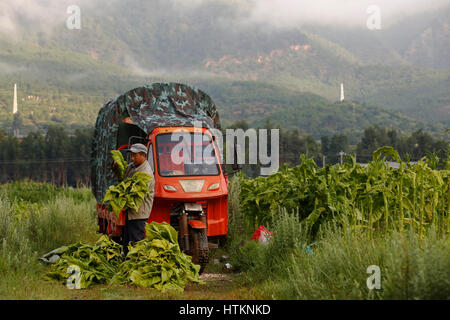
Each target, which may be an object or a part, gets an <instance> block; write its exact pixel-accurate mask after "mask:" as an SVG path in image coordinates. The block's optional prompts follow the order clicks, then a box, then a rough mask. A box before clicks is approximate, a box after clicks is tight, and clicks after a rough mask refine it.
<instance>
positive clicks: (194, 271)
mask: <svg viewBox="0 0 450 320" xmlns="http://www.w3.org/2000/svg"><path fill="white" fill-rule="evenodd" d="M57 253H58V254H59V255H60V258H59V259H57V260H56V262H55V263H54V264H52V265H51V266H50V270H49V271H48V272H47V273H46V274H45V276H44V277H45V278H46V279H49V280H57V281H60V282H62V283H64V284H66V283H67V282H68V281H67V280H68V278H69V277H70V276H71V272H72V270H73V269H74V266H75V268H76V267H78V269H79V270H80V273H79V277H80V278H79V288H81V289H83V288H89V287H90V286H92V285H95V284H134V285H136V286H139V287H147V288H154V289H157V290H160V291H162V292H164V291H166V290H179V291H183V290H184V288H185V287H186V285H187V283H188V282H194V283H203V281H202V280H201V279H200V277H199V270H200V266H199V265H195V264H194V263H193V262H192V258H191V257H190V256H188V255H186V254H184V253H182V252H181V251H180V247H179V245H178V234H177V231H176V230H175V229H174V228H173V227H171V226H170V225H169V224H168V223H166V222H162V223H157V222H152V223H150V224H147V225H146V238H145V239H143V240H141V241H139V242H137V243H136V244H135V245H130V246H129V252H128V254H127V256H126V257H125V256H124V255H123V252H122V246H121V245H120V244H118V243H116V242H114V241H113V240H110V239H109V238H108V237H107V236H106V235H103V236H101V237H100V239H99V240H98V241H97V242H96V243H95V244H93V245H87V244H82V243H81V242H77V243H75V244H72V245H69V246H65V247H61V248H59V249H58V250H57Z"/></svg>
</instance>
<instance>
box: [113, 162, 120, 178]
mask: <svg viewBox="0 0 450 320" xmlns="http://www.w3.org/2000/svg"><path fill="white" fill-rule="evenodd" d="M112 171H113V172H114V175H115V176H116V177H117V180H119V181H120V180H122V179H121V176H120V169H119V166H118V164H117V162H113V165H112Z"/></svg>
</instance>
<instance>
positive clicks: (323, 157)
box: [322, 155, 325, 168]
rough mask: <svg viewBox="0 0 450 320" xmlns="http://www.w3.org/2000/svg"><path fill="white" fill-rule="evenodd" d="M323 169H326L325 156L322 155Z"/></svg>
mask: <svg viewBox="0 0 450 320" xmlns="http://www.w3.org/2000/svg"><path fill="white" fill-rule="evenodd" d="M322 168H325V156H324V155H322Z"/></svg>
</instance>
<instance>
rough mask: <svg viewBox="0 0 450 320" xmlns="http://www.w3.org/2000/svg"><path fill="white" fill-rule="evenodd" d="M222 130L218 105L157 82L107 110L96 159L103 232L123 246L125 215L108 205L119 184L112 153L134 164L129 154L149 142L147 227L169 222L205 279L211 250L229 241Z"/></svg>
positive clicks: (96, 191)
mask: <svg viewBox="0 0 450 320" xmlns="http://www.w3.org/2000/svg"><path fill="white" fill-rule="evenodd" d="M218 129H220V122H219V116H218V113H217V111H216V106H215V105H214V103H213V101H212V100H211V98H210V97H209V96H208V95H206V94H205V93H203V92H202V91H200V90H198V89H196V88H193V87H190V86H186V85H183V84H178V83H154V84H152V85H149V86H143V87H139V88H136V89H133V90H130V91H128V92H126V93H125V94H123V95H121V96H120V97H118V98H116V99H114V100H111V101H110V102H108V103H106V104H105V105H104V106H103V107H102V108H101V109H100V111H99V114H98V117H97V121H96V125H95V131H94V137H93V142H92V157H91V181H92V191H93V193H94V195H95V197H96V199H97V213H98V225H99V232H100V233H104V234H107V235H109V236H110V237H111V238H112V239H114V240H116V241H120V240H121V235H122V229H123V226H124V224H125V219H124V214H123V213H121V214H120V215H119V218H117V217H116V215H115V214H114V213H113V212H112V211H110V210H109V209H108V205H107V204H104V203H102V199H103V198H104V195H105V193H106V190H107V189H108V187H109V186H111V185H115V184H117V183H118V181H117V178H116V177H115V175H114V173H113V171H112V165H113V160H112V156H111V154H110V150H120V151H121V152H122V154H123V155H124V158H125V160H127V161H128V162H129V153H128V152H127V150H128V149H129V148H130V147H131V146H132V145H133V144H134V143H143V144H144V145H146V146H147V148H148V153H147V155H148V162H149V163H150V165H151V167H152V169H153V172H154V178H155V194H154V202H153V208H152V210H151V213H150V217H149V219H148V222H152V221H156V222H163V221H165V222H167V223H170V224H171V225H172V226H173V227H174V228H175V229H176V230H177V231H178V235H179V245H180V248H181V250H182V251H183V252H185V253H187V254H189V255H191V256H192V258H193V262H194V263H196V264H199V265H200V266H201V269H200V272H203V270H204V268H205V266H206V264H207V262H208V251H209V248H211V247H217V245H218V243H219V240H220V238H223V237H224V236H226V234H227V224H228V200H227V197H228V179H227V175H226V174H225V173H224V172H223V168H222V165H221V159H220V156H221V150H220V149H219V144H218V143H217V141H216V135H215V134H214V130H218ZM190 138H191V139H190ZM180 145H181V148H180Z"/></svg>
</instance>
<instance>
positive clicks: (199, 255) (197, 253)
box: [189, 228, 209, 274]
mask: <svg viewBox="0 0 450 320" xmlns="http://www.w3.org/2000/svg"><path fill="white" fill-rule="evenodd" d="M189 247H190V248H189V249H190V250H189V251H190V252H189V255H190V256H192V262H194V263H195V264H198V265H200V272H199V273H200V274H202V273H203V271H204V270H205V267H206V265H207V264H208V253H209V252H208V236H207V235H206V229H194V228H189Z"/></svg>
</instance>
